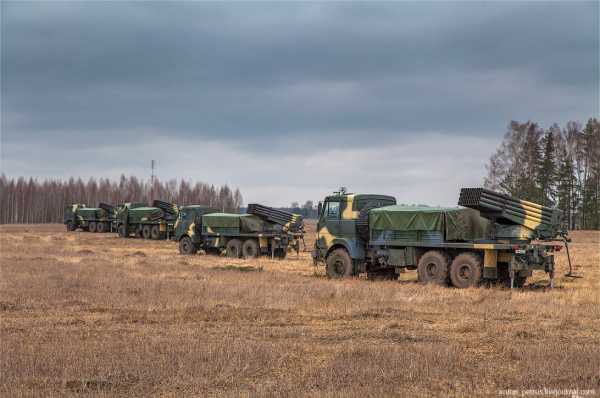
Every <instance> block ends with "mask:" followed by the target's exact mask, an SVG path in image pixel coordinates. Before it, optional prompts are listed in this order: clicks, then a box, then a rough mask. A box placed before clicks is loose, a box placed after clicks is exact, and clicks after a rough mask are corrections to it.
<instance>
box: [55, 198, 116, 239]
mask: <svg viewBox="0 0 600 398" xmlns="http://www.w3.org/2000/svg"><path fill="white" fill-rule="evenodd" d="M114 218H115V208H114V206H111V205H109V204H107V203H100V204H99V205H98V207H87V206H86V205H84V204H81V203H73V204H71V205H68V206H65V211H64V217H63V221H64V224H65V225H66V227H67V231H75V230H77V229H81V230H82V231H89V232H112V229H113V221H114Z"/></svg>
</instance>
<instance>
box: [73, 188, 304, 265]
mask: <svg viewBox="0 0 600 398" xmlns="http://www.w3.org/2000/svg"><path fill="white" fill-rule="evenodd" d="M101 207H102V208H101ZM105 209H106V210H105ZM64 223H65V224H66V226H67V230H69V231H74V230H76V229H78V228H80V229H82V230H83V231H90V232H113V231H116V232H118V234H119V236H120V237H122V238H127V237H131V236H132V235H133V236H134V237H137V238H144V239H162V240H165V239H166V240H175V241H177V242H179V251H180V253H181V254H195V253H197V252H198V251H199V250H204V252H206V253H208V254H221V253H222V252H225V253H226V255H227V256H228V257H233V258H240V257H244V258H253V257H257V256H259V255H271V256H272V257H277V258H284V257H285V256H286V254H287V251H288V249H295V250H296V252H299V250H300V241H303V236H304V224H303V220H302V217H301V216H299V215H297V214H292V213H289V212H286V211H282V210H277V209H273V208H271V207H267V206H262V205H259V204H250V205H249V206H248V210H247V214H230V213H221V212H219V210H217V209H213V208H210V207H207V206H202V205H185V206H177V205H175V204H173V203H168V202H163V201H159V200H155V201H153V203H152V206H147V204H145V203H124V204H122V205H120V206H117V207H113V206H109V205H106V204H101V206H99V207H98V208H88V207H86V206H85V205H82V204H72V205H70V206H67V207H66V208H65V216H64ZM100 225H101V226H102V227H98V226H100Z"/></svg>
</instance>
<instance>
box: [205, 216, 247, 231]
mask: <svg viewBox="0 0 600 398" xmlns="http://www.w3.org/2000/svg"><path fill="white" fill-rule="evenodd" d="M202 224H203V225H204V226H207V227H211V228H239V227H240V215H239V214H229V213H211V214H205V215H203V216H202Z"/></svg>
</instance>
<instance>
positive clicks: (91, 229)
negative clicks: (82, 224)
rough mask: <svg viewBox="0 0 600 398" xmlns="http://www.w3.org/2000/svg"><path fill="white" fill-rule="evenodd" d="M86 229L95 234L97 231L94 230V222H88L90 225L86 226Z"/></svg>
mask: <svg viewBox="0 0 600 398" xmlns="http://www.w3.org/2000/svg"><path fill="white" fill-rule="evenodd" d="M88 229H89V231H90V232H96V230H97V229H96V223H95V222H93V221H92V222H90V223H89V224H88Z"/></svg>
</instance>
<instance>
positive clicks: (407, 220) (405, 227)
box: [369, 206, 489, 240]
mask: <svg viewBox="0 0 600 398" xmlns="http://www.w3.org/2000/svg"><path fill="white" fill-rule="evenodd" d="M488 224H489V221H488V220H486V219H485V218H483V217H481V216H479V212H477V211H475V210H472V209H465V208H454V207H453V208H445V207H412V206H385V207H380V208H378V209H373V210H371V211H370V212H369V227H370V229H371V230H389V231H439V232H445V239H446V240H473V239H484V238H485V237H486V232H487V229H488V227H489V225H488Z"/></svg>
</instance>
